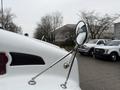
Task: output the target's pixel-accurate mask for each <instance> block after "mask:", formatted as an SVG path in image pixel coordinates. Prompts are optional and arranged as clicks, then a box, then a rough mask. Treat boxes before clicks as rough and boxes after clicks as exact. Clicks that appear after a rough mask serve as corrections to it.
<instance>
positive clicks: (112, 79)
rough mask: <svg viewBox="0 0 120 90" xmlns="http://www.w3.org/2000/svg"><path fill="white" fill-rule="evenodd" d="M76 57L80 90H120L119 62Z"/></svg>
mask: <svg viewBox="0 0 120 90" xmlns="http://www.w3.org/2000/svg"><path fill="white" fill-rule="evenodd" d="M77 57H78V58H79V60H78V62H79V63H78V64H79V70H80V71H79V73H80V86H81V88H82V90H120V61H118V62H112V61H110V60H109V59H108V60H107V59H106V60H102V59H94V58H92V57H89V56H82V55H80V54H78V55H77Z"/></svg>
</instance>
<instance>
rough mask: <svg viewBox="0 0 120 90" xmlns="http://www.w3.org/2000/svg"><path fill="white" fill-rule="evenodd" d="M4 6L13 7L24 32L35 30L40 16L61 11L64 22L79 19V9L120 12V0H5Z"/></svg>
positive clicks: (67, 22)
mask: <svg viewBox="0 0 120 90" xmlns="http://www.w3.org/2000/svg"><path fill="white" fill-rule="evenodd" d="M3 2H4V8H11V12H12V13H14V14H15V15H16V18H15V19H14V20H15V23H16V24H17V25H20V26H21V27H22V29H23V31H24V32H29V33H31V32H33V31H34V30H35V28H36V25H37V23H38V22H39V21H40V18H41V17H42V16H44V15H46V14H49V13H52V12H56V11H59V12H61V13H62V16H63V18H64V23H63V24H74V23H77V22H78V20H79V17H78V15H77V14H78V13H79V11H84V10H86V11H93V10H94V11H96V12H98V13H101V14H104V13H109V14H114V13H120V0H3Z"/></svg>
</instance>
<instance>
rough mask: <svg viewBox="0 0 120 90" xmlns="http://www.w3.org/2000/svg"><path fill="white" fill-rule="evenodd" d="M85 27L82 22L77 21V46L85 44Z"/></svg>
mask: <svg viewBox="0 0 120 90" xmlns="http://www.w3.org/2000/svg"><path fill="white" fill-rule="evenodd" d="M87 31H88V30H87V26H86V24H85V22H84V21H79V22H78V23H77V25H76V35H77V37H76V42H77V44H78V45H82V44H84V43H85V41H86V39H87V34H88V33H87Z"/></svg>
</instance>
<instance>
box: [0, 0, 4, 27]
mask: <svg viewBox="0 0 120 90" xmlns="http://www.w3.org/2000/svg"><path fill="white" fill-rule="evenodd" d="M3 13H4V12H3V0H1V14H2V17H1V24H2V28H4V22H3V18H4V15H3Z"/></svg>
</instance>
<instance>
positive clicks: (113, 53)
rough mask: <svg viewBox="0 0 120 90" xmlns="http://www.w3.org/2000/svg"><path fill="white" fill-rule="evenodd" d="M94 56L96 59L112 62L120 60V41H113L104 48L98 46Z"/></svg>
mask: <svg viewBox="0 0 120 90" xmlns="http://www.w3.org/2000/svg"><path fill="white" fill-rule="evenodd" d="M94 55H95V57H96V58H98V57H102V58H105V57H107V59H108V60H109V58H110V59H111V60H112V61H117V60H119V57H120V40H112V41H111V42H109V43H107V44H106V45H104V46H96V47H95V49H94Z"/></svg>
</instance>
